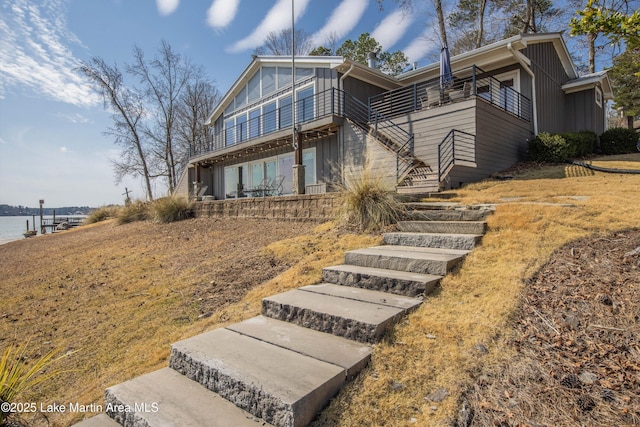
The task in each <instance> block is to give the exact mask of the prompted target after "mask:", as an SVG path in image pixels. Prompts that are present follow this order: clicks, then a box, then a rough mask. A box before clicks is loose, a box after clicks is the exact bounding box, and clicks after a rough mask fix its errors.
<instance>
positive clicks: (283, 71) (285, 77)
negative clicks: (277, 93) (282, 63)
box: [278, 67, 291, 89]
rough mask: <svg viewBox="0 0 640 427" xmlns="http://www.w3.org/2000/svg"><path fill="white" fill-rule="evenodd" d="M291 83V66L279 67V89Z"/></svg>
mask: <svg viewBox="0 0 640 427" xmlns="http://www.w3.org/2000/svg"><path fill="white" fill-rule="evenodd" d="M290 84H291V68H286V67H278V89H281V88H284V87H286V86H289V85H290Z"/></svg>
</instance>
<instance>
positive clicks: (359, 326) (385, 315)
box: [262, 284, 422, 343]
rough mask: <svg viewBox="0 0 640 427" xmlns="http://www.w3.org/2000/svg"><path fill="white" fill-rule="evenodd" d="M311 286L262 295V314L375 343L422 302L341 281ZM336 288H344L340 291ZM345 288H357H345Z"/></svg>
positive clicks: (352, 338) (355, 339)
mask: <svg viewBox="0 0 640 427" xmlns="http://www.w3.org/2000/svg"><path fill="white" fill-rule="evenodd" d="M324 285H327V284H324ZM316 286H318V285H316ZM309 288H311V287H308V286H307V287H304V288H301V289H296V290H293V291H289V292H284V293H282V294H278V295H273V296H271V297H268V298H265V299H263V300H262V314H263V315H264V316H267V317H271V318H274V319H278V320H282V321H286V322H291V323H295V324H296V325H300V326H303V327H305V328H310V329H314V330H316V331H320V332H326V333H330V334H333V335H337V336H340V337H344V338H348V339H351V340H354V341H359V342H363V343H374V342H376V341H378V340H380V339H381V338H382V335H383V334H384V333H385V331H386V329H387V328H388V327H389V326H391V325H393V324H394V323H396V322H397V321H398V320H399V319H400V317H401V316H402V315H403V314H404V313H405V312H406V311H408V310H409V309H411V308H414V307H417V306H418V305H420V303H421V302H422V301H421V300H420V299H417V298H408V297H400V296H397V295H393V294H387V293H384V292H376V291H370V290H367V289H358V288H347V287H345V286H340V285H333V288H334V289H331V288H330V287H329V286H324V289H320V288H315V289H309ZM337 288H343V289H342V290H340V291H341V292H338V291H339V290H338V289H337ZM345 289H347V290H351V291H357V292H344V290H345ZM336 294H338V295H336ZM341 295H344V296H341ZM345 296H348V297H349V298H346V297H345Z"/></svg>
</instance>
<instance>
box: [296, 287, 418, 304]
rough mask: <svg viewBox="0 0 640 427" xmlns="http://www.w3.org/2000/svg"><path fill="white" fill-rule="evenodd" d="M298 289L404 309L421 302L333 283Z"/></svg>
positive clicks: (415, 299) (416, 299) (410, 298)
mask: <svg viewBox="0 0 640 427" xmlns="http://www.w3.org/2000/svg"><path fill="white" fill-rule="evenodd" d="M299 289H300V290H303V291H306V292H313V293H318V294H322V295H329V296H334V297H338V298H345V299H349V300H355V301H364V302H370V303H373V304H380V305H386V306H389V307H394V308H401V309H404V310H411V309H413V308H415V307H417V306H419V305H420V304H422V299H421V298H414V297H405V296H402V295H396V294H390V293H388V292H381V291H374V290H370V289H361V288H352V287H349V286H340V285H336V284H333V283H320V284H317V285H309V286H303V287H301V288H299Z"/></svg>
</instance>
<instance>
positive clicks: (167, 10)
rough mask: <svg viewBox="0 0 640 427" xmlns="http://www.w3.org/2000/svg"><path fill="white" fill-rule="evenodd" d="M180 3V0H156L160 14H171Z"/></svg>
mask: <svg viewBox="0 0 640 427" xmlns="http://www.w3.org/2000/svg"><path fill="white" fill-rule="evenodd" d="M179 4H180V0H156V5H157V6H158V12H160V15H164V16H167V15H171V14H172V13H173V12H175V11H176V9H177V8H178V5H179Z"/></svg>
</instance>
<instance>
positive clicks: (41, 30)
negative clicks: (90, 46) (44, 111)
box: [0, 0, 100, 106]
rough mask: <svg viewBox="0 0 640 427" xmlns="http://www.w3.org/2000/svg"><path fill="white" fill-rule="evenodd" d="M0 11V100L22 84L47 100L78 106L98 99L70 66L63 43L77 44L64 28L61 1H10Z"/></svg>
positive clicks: (68, 52)
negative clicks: (1, 11) (0, 11)
mask: <svg viewBox="0 0 640 427" xmlns="http://www.w3.org/2000/svg"><path fill="white" fill-rule="evenodd" d="M3 9H4V10H3V13H2V14H0V74H1V75H2V78H0V98H3V97H4V94H5V93H6V92H7V91H8V90H10V89H15V88H27V89H29V90H31V91H33V92H36V93H38V94H41V95H44V96H46V97H47V98H50V99H53V100H56V101H61V102H66V103H69V104H73V105H79V106H90V105H95V104H99V103H100V98H99V97H98V96H97V94H96V93H95V92H94V91H93V90H92V88H91V86H90V85H89V84H88V82H86V81H85V80H84V78H82V77H81V76H80V75H78V74H77V73H76V72H75V71H74V69H75V67H77V66H78V60H77V59H76V58H75V57H74V56H73V53H72V52H71V50H70V49H69V47H68V46H67V44H68V43H73V44H78V45H81V42H80V40H78V38H77V37H76V36H75V35H74V34H73V33H71V32H70V31H69V30H68V29H67V21H66V15H65V11H66V2H65V1H64V0H51V1H47V2H43V3H37V4H34V3H31V2H24V1H19V0H9V4H4V5H3Z"/></svg>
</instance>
